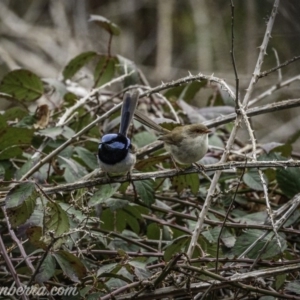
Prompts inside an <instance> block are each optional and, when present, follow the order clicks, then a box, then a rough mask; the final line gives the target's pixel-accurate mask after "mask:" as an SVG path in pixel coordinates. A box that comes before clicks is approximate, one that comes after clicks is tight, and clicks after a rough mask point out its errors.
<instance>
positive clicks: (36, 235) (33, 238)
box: [26, 226, 47, 250]
mask: <svg viewBox="0 0 300 300" xmlns="http://www.w3.org/2000/svg"><path fill="white" fill-rule="evenodd" d="M26 235H27V237H28V239H29V242H30V243H31V244H33V245H34V246H35V247H36V248H42V249H44V250H46V249H47V244H46V243H45V242H44V241H43V240H42V239H41V238H42V236H43V229H42V227H40V226H32V227H29V228H27V229H26Z"/></svg>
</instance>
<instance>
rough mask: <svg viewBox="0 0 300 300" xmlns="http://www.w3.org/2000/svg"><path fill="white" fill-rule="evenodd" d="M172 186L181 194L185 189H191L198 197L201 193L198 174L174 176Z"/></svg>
mask: <svg viewBox="0 0 300 300" xmlns="http://www.w3.org/2000/svg"><path fill="white" fill-rule="evenodd" d="M171 181H172V185H173V187H174V189H175V190H176V192H177V193H178V194H180V193H181V192H182V191H183V190H184V189H187V188H190V189H191V192H192V193H193V194H194V195H196V194H197V193H198V191H199V187H200V181H199V176H198V174H187V175H179V176H174V177H173V178H172V179H171Z"/></svg>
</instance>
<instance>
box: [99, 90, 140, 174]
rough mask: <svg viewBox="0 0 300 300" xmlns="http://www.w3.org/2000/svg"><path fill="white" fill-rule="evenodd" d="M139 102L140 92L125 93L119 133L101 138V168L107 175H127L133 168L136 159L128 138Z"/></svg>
mask: <svg viewBox="0 0 300 300" xmlns="http://www.w3.org/2000/svg"><path fill="white" fill-rule="evenodd" d="M137 100H138V92H137V91H136V92H134V93H133V94H132V95H130V94H129V93H128V92H126V93H125V95H124V99H123V105H122V112H121V122H120V129H119V133H108V134H106V135H104V136H103V137H102V138H101V141H100V143H99V147H98V159H99V164H100V167H101V168H102V170H103V171H104V172H107V173H126V172H130V170H131V169H132V168H133V166H134V164H135V162H136V157H135V153H133V151H132V145H131V142H130V139H129V138H128V137H127V132H128V128H129V125H130V123H131V121H132V118H133V114H134V111H135V108H136V104H137Z"/></svg>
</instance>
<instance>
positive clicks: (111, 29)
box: [89, 15, 120, 35]
mask: <svg viewBox="0 0 300 300" xmlns="http://www.w3.org/2000/svg"><path fill="white" fill-rule="evenodd" d="M89 22H95V23H96V24H97V25H99V26H100V27H102V28H103V29H104V30H106V31H107V32H108V33H109V34H111V35H119V34H120V28H119V27H118V26H117V25H116V24H115V23H113V22H111V21H110V20H108V19H106V18H104V17H102V16H100V15H91V16H90V19H89Z"/></svg>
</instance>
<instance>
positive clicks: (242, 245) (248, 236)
mask: <svg viewBox="0 0 300 300" xmlns="http://www.w3.org/2000/svg"><path fill="white" fill-rule="evenodd" d="M262 234H263V231H261V230H257V229H249V230H247V231H246V232H243V233H242V234H241V235H240V236H239V237H238V238H237V240H236V243H235V245H234V247H233V248H232V249H233V253H234V254H235V255H240V254H242V253H243V252H244V251H245V250H246V249H247V248H248V247H249V246H250V245H252V244H253V243H254V242H255V241H256V240H257V239H258V238H259V237H260V236H261V235H262ZM271 236H273V238H272V240H271V241H269V239H270V237H271ZM279 240H280V243H281V248H282V249H280V248H279V246H278V244H277V240H276V237H274V233H273V232H270V233H269V234H268V235H267V236H266V237H265V238H264V239H262V240H260V241H259V242H256V244H255V246H254V247H253V249H252V250H251V251H250V252H249V253H248V254H247V257H249V258H253V259H254V258H256V257H257V255H258V253H260V252H261V249H262V248H263V247H264V245H265V243H266V242H268V245H267V247H266V249H265V250H264V252H263V253H262V255H261V258H262V259H266V258H272V257H274V256H276V255H278V254H279V253H281V252H283V251H284V250H285V249H286V248H287V243H286V240H285V238H284V237H283V235H282V234H281V233H280V234H279Z"/></svg>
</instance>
